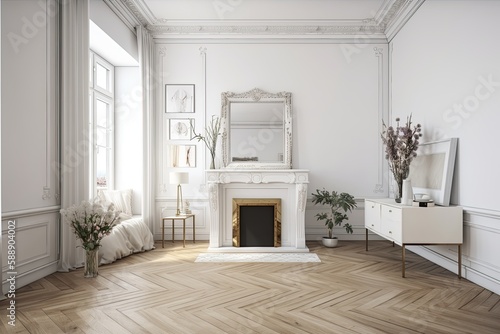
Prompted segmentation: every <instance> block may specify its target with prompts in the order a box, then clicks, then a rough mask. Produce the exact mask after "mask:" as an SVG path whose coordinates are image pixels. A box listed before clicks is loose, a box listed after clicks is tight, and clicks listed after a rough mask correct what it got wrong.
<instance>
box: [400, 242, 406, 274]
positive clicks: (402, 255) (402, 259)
mask: <svg viewBox="0 0 500 334" xmlns="http://www.w3.org/2000/svg"><path fill="white" fill-rule="evenodd" d="M401 261H402V263H401V272H402V275H403V278H404V277H405V263H406V262H405V244H403V245H401Z"/></svg>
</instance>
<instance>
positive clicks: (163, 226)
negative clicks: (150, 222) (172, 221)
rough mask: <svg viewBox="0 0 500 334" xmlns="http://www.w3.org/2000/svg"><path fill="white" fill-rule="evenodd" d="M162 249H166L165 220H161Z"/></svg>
mask: <svg viewBox="0 0 500 334" xmlns="http://www.w3.org/2000/svg"><path fill="white" fill-rule="evenodd" d="M161 248H165V219H162V220H161Z"/></svg>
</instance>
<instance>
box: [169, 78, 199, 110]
mask: <svg viewBox="0 0 500 334" xmlns="http://www.w3.org/2000/svg"><path fill="white" fill-rule="evenodd" d="M165 112H167V113H194V85H190V84H182V85H169V84H167V85H165Z"/></svg>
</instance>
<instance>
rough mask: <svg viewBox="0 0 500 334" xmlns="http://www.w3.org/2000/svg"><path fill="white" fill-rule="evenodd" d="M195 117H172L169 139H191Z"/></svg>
mask: <svg viewBox="0 0 500 334" xmlns="http://www.w3.org/2000/svg"><path fill="white" fill-rule="evenodd" d="M193 126H194V118H183V119H181V118H171V119H169V139H171V140H182V139H187V140H189V139H191V137H192V128H193Z"/></svg>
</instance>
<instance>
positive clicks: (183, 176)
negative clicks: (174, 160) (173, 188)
mask: <svg viewBox="0 0 500 334" xmlns="http://www.w3.org/2000/svg"><path fill="white" fill-rule="evenodd" d="M187 183H189V173H186V172H170V184H176V185H177V211H176V213H175V215H176V216H180V215H181V212H184V208H183V207H182V206H183V204H182V188H181V184H187Z"/></svg>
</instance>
